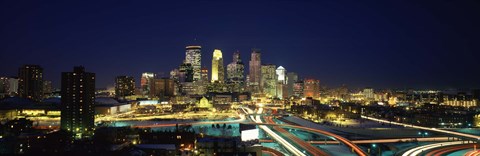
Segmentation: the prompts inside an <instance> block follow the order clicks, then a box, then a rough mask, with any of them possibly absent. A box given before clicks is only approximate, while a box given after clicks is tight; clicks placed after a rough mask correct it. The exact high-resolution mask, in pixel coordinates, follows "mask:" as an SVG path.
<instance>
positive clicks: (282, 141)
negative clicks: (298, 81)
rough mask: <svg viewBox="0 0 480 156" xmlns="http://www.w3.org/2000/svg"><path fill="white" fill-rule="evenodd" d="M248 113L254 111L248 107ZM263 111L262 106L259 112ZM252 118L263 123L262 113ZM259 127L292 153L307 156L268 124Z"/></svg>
mask: <svg viewBox="0 0 480 156" xmlns="http://www.w3.org/2000/svg"><path fill="white" fill-rule="evenodd" d="M247 110H249V111H248V113H252V112H253V111H251V110H250V109H248V108H247ZM262 111H263V109H262V108H260V109H259V110H258V112H257V114H261V113H262ZM250 118H251V119H252V120H253V121H254V122H255V123H262V120H261V118H260V115H257V116H256V118H254V117H253V116H250ZM258 127H260V128H261V129H262V130H263V131H265V133H267V134H268V135H269V136H270V137H272V138H273V139H274V140H276V141H277V142H278V143H280V144H281V145H282V146H283V147H285V148H286V149H287V150H288V151H290V152H291V153H292V154H294V155H298V156H306V155H305V154H304V153H303V152H301V151H300V150H299V149H298V148H296V147H295V146H293V145H292V144H291V143H290V142H288V141H287V140H285V139H283V138H282V137H281V136H279V135H278V134H276V133H275V132H273V131H272V130H271V129H270V128H268V127H267V126H264V125H259V126H258Z"/></svg>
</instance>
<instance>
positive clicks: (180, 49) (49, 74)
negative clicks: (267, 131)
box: [0, 1, 480, 89]
mask: <svg viewBox="0 0 480 156" xmlns="http://www.w3.org/2000/svg"><path fill="white" fill-rule="evenodd" d="M2 3H5V5H2V6H11V7H9V8H3V9H2V10H5V13H8V14H2V15H0V17H2V18H3V19H5V25H4V28H3V29H2V32H3V34H4V35H2V36H1V37H0V40H2V41H4V42H2V45H4V46H2V47H1V49H0V51H1V52H2V54H3V55H7V56H9V57H12V58H17V59H6V60H4V61H2V62H1V63H0V71H1V73H0V75H2V76H16V75H17V69H18V67H19V66H22V65H24V64H38V65H40V66H42V67H43V68H44V70H45V71H44V79H46V80H52V81H53V83H52V84H53V86H54V87H55V88H59V86H60V74H59V73H60V72H62V71H68V70H69V69H70V68H71V67H72V66H76V65H83V66H85V67H87V68H88V69H90V71H92V72H95V73H98V75H97V77H98V79H97V81H98V82H97V83H98V86H99V87H107V86H113V84H114V79H115V77H116V76H118V75H128V76H134V77H135V79H136V80H139V79H140V75H141V73H143V72H155V73H165V75H168V72H169V71H170V70H171V69H173V68H175V67H176V66H178V62H181V61H182V59H183V58H184V57H185V55H184V54H185V49H184V48H185V46H188V45H200V46H202V53H203V56H204V57H203V58H202V63H201V64H202V66H206V67H207V68H208V69H211V65H210V64H211V63H210V62H209V60H211V57H212V56H211V55H210V52H211V51H213V49H215V48H218V49H221V50H222V52H223V55H224V56H225V58H226V59H225V60H224V62H231V61H232V60H231V56H232V54H233V52H235V51H237V50H239V51H240V53H241V56H242V60H246V61H248V60H250V58H249V56H250V55H249V54H250V52H251V49H252V48H259V49H261V50H262V56H263V57H262V63H265V64H270V63H271V64H276V65H278V66H280V65H281V66H284V67H285V68H287V69H288V70H289V71H295V72H297V73H298V74H299V75H300V76H304V77H305V76H310V77H315V78H317V79H320V80H321V81H322V84H324V85H327V86H331V87H337V86H341V85H342V84H346V85H347V86H349V87H352V88H363V87H374V88H438V89H448V88H479V87H480V81H478V79H480V74H479V73H478V72H475V70H477V69H478V67H479V66H480V62H479V61H477V59H476V58H478V57H477V56H478V53H477V52H478V51H479V49H480V48H479V47H478V45H476V44H475V43H478V42H479V39H478V37H475V36H479V33H480V32H479V30H478V29H475V28H477V27H478V26H479V23H478V21H477V20H472V19H478V14H475V13H476V12H478V10H479V9H477V8H478V5H475V4H477V3H475V2H470V1H464V2H436V3H428V2H381V3H378V4H371V3H367V2H364V3H360V2H352V4H337V2H329V3H327V2H309V1H303V2H300V3H293V2H289V1H281V2H276V3H273V4H271V3H264V2H247V3H242V4H240V3H235V2H213V1H206V2H192V3H187V2H183V1H182V2H177V3H168V4H166V5H162V4H163V3H153V2H152V3H150V2H144V3H136V4H133V5H135V6H137V7H138V8H142V9H134V10H131V11H130V12H129V13H128V14H127V13H124V12H123V11H122V10H123V9H125V8H126V7H127V6H128V5H130V4H129V3H115V4H113V5H111V6H109V5H110V4H108V6H109V7H106V6H107V4H106V3H104V2H98V3H96V4H97V5H98V6H102V7H101V8H102V9H100V8H98V7H94V6H90V5H87V4H83V3H82V4H74V2H62V3H51V4H36V3H31V4H19V3H17V2H2ZM426 3H428V4H429V5H427V4H426ZM412 4H414V5H412ZM430 4H431V5H430ZM169 5H170V6H183V7H185V8H186V10H188V9H189V8H190V9H191V8H196V7H197V6H198V7H201V8H202V9H201V10H202V11H200V12H195V14H193V13H190V12H188V11H184V12H182V11H175V10H172V9H168V8H163V7H165V6H169ZM234 6H235V7H234ZM266 6H270V7H269V8H268V9H267V10H266V11H261V12H255V13H249V12H246V11H241V10H243V9H246V8H251V9H260V8H265V7H266ZM315 6H319V7H320V9H317V8H315ZM421 6H425V7H424V8H422V7H421ZM427 6H428V7H427ZM156 7H159V8H163V9H164V10H165V11H173V12H172V14H175V15H176V16H178V19H174V18H173V17H170V16H167V15H164V14H163V13H164V12H162V9H159V8H156ZM364 7H369V8H371V10H367V9H365V8H364ZM12 8H13V9H14V8H16V10H13V9H12ZM213 8H216V9H219V10H217V11H218V12H228V14H226V15H222V16H214V17H211V18H209V17H210V15H217V14H218V13H217V12H214V11H212V9H213ZM302 8H304V9H302ZM385 8H393V9H392V10H393V11H386V10H385ZM65 9H67V10H71V11H66V10H65ZM103 9H105V10H103ZM336 9H340V10H336ZM80 10H91V12H89V13H87V14H85V16H84V14H82V13H81V11H80ZM19 11H22V12H21V13H19ZM56 11H62V12H64V13H63V15H57V14H55V12H56ZM342 11H343V12H342ZM110 12H111V13H110ZM237 12H238V13H237ZM269 12H270V13H269ZM339 12H340V13H339ZM112 13H113V14H118V16H120V17H122V18H115V17H114V16H111V14H112ZM379 13H382V15H383V16H379V15H378V14H379ZM66 16H68V18H67V17H66ZM437 16H438V17H437ZM34 17H35V18H34ZM299 17H301V18H299ZM155 19H158V20H160V21H163V22H158V20H155ZM179 19H182V20H179ZM311 19H315V20H311ZM391 20H396V21H397V22H396V24H392V23H390V22H389V21H391ZM165 21H169V22H165ZM188 21H193V22H195V24H196V25H195V24H192V25H191V26H183V25H185V23H187V22H188ZM362 21H365V22H362ZM215 22H217V25H214V26H212V27H209V26H210V23H215ZM95 23H96V24H95ZM113 24H116V25H113ZM347 26H348V27H347ZM350 27H355V28H356V29H354V30H351V29H350ZM110 28H113V29H110ZM30 30H31V31H32V32H33V33H29V32H30ZM71 30H78V31H71ZM305 30H309V31H305ZM227 32H228V33H227ZM114 34H116V35H114ZM82 53H84V54H85V55H81V54H82ZM25 54H27V56H29V57H21V56H23V55H25ZM90 57H92V58H96V59H90ZM127 60H130V61H127ZM299 60H301V63H298V62H297V61H299ZM126 62H128V63H126ZM224 65H225V66H226V64H224ZM119 67H122V68H119ZM248 68H249V67H248V66H247V67H246V69H245V71H248ZM457 73H462V74H457ZM138 82H139V81H137V83H138Z"/></svg>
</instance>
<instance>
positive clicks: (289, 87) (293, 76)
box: [286, 72, 298, 97]
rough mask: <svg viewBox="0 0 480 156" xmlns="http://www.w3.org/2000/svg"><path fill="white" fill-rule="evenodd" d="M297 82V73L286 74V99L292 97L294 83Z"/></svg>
mask: <svg viewBox="0 0 480 156" xmlns="http://www.w3.org/2000/svg"><path fill="white" fill-rule="evenodd" d="M297 81H298V75H297V73H294V72H288V73H287V87H286V88H287V91H286V93H287V95H286V96H287V97H291V96H293V85H294V83H295V82H297Z"/></svg>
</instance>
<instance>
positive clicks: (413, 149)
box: [402, 141, 464, 156]
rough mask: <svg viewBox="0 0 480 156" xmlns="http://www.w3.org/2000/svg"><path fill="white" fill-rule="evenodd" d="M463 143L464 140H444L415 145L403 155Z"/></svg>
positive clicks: (417, 153) (413, 154)
mask: <svg viewBox="0 0 480 156" xmlns="http://www.w3.org/2000/svg"><path fill="white" fill-rule="evenodd" d="M463 143H464V141H453V142H442V143H435V144H429V145H423V146H419V147H415V148H412V149H410V150H408V151H406V152H405V153H403V154H402V156H417V155H419V154H420V153H422V152H424V151H428V150H431V149H434V148H438V147H442V146H451V145H461V144H463Z"/></svg>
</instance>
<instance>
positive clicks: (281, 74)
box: [275, 66, 287, 84]
mask: <svg viewBox="0 0 480 156" xmlns="http://www.w3.org/2000/svg"><path fill="white" fill-rule="evenodd" d="M275 72H276V73H277V80H278V82H280V83H282V84H287V70H286V69H285V68H283V67H282V66H279V67H278V68H277V70H276V71H275Z"/></svg>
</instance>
